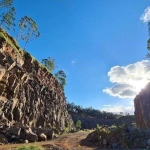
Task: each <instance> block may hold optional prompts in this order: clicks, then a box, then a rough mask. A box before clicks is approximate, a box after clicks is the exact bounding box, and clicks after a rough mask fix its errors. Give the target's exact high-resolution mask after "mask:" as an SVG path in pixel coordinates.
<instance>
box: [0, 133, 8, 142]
mask: <svg viewBox="0 0 150 150" xmlns="http://www.w3.org/2000/svg"><path fill="white" fill-rule="evenodd" d="M0 143H4V144H7V143H8V141H7V139H6V137H5V136H4V135H3V134H0Z"/></svg>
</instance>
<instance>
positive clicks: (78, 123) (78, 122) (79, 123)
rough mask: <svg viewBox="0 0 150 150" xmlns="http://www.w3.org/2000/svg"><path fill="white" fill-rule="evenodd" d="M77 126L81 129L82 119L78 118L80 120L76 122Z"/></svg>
mask: <svg viewBox="0 0 150 150" xmlns="http://www.w3.org/2000/svg"><path fill="white" fill-rule="evenodd" d="M76 128H77V130H80V129H81V121H80V120H78V121H77V122H76Z"/></svg>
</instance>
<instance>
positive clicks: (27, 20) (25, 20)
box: [17, 16, 40, 49]
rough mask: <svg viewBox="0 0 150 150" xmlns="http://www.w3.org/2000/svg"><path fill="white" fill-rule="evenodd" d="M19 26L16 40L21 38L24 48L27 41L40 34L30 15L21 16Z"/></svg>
mask: <svg viewBox="0 0 150 150" xmlns="http://www.w3.org/2000/svg"><path fill="white" fill-rule="evenodd" d="M19 28H20V31H19V33H18V35H17V40H18V39H21V40H24V41H25V46H24V49H25V48H26V45H27V43H28V42H30V41H31V40H33V39H34V38H38V37H39V36H40V32H39V31H38V26H37V24H36V22H35V21H34V20H33V19H32V18H31V17H28V16H24V17H22V18H21V20H20V21H19Z"/></svg>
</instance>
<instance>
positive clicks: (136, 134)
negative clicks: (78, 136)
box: [87, 126, 150, 149]
mask: <svg viewBox="0 0 150 150" xmlns="http://www.w3.org/2000/svg"><path fill="white" fill-rule="evenodd" d="M87 138H88V140H90V141H92V142H95V143H96V144H97V145H98V146H100V148H107V149H128V148H130V149H139V148H140V149H144V148H150V129H145V130H144V129H141V130H140V129H136V128H133V127H127V126H119V127H115V126H111V127H108V126H102V127H97V128H96V130H95V131H94V132H92V133H90V134H89V135H88V136H87Z"/></svg>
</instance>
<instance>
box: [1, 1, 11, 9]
mask: <svg viewBox="0 0 150 150" xmlns="http://www.w3.org/2000/svg"><path fill="white" fill-rule="evenodd" d="M12 4H13V0H1V1H0V8H3V7H10V6H12Z"/></svg>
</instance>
